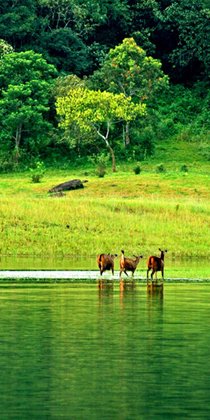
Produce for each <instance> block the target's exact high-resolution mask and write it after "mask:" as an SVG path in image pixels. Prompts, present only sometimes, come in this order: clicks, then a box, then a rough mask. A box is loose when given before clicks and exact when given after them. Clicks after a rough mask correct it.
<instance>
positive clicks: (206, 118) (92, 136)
mask: <svg viewBox="0 0 210 420" xmlns="http://www.w3.org/2000/svg"><path fill="white" fill-rule="evenodd" d="M209 76H210V0H141V1H139V0H132V1H131V0H86V1H84V0H18V1H17V0H5V1H4V2H1V4H0V128H1V130H0V144H1V146H0V171H11V170H17V169H18V170H19V169H27V168H29V167H31V166H32V165H33V164H36V163H37V162H44V164H45V165H49V166H56V165H60V166H62V165H66V164H75V163H76V164H82V163H84V162H86V161H87V158H90V159H96V160H97V159H98V160H100V159H101V160H103V159H104V160H105V159H106V158H107V156H108V157H110V159H111V162H112V168H113V171H115V170H116V159H117V158H118V156H120V157H121V159H122V157H123V159H124V160H125V161H126V160H127V159H131V158H132V159H133V160H134V161H140V160H142V159H145V158H146V157H147V156H149V155H152V154H154V153H155V145H156V143H157V142H161V141H162V140H163V139H167V138H168V139H170V141H178V140H179V139H185V140H186V141H189V144H190V142H192V141H193V142H197V143H198V150H199V152H200V153H202V154H203V156H204V158H205V159H208V160H210V146H209V132H210V130H209V128H210V107H209V105H210V90H209V86H210V78H209Z"/></svg>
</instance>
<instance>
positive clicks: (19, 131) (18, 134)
mask: <svg viewBox="0 0 210 420" xmlns="http://www.w3.org/2000/svg"><path fill="white" fill-rule="evenodd" d="M21 134H22V123H20V124H19V125H18V126H17V128H16V133H15V153H14V158H15V161H16V162H18V160H19V156H20V140H21Z"/></svg>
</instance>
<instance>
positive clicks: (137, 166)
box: [133, 165, 141, 175]
mask: <svg viewBox="0 0 210 420" xmlns="http://www.w3.org/2000/svg"><path fill="white" fill-rule="evenodd" d="M133 171H134V173H135V174H136V175H139V174H140V172H141V168H140V166H139V165H136V166H135V168H133Z"/></svg>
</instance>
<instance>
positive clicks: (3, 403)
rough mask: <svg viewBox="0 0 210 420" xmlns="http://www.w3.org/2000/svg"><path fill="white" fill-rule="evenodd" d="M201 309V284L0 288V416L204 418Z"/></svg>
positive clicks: (204, 316) (206, 363) (208, 365)
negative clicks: (153, 286)
mask: <svg viewBox="0 0 210 420" xmlns="http://www.w3.org/2000/svg"><path fill="white" fill-rule="evenodd" d="M209 311H210V285H209V284H201V285H200V284H191V285H189V284H187V285H186V284H165V285H164V290H163V288H162V290H161V288H154V289H153V290H147V286H146V284H139V283H135V281H129V280H127V281H124V280H119V281H118V282H113V281H112V282H111V281H103V282H102V280H101V279H99V280H98V281H96V282H95V283H91V284H88V283H78V282H77V283H71V284H40V285H36V284H31V285H23V284H22V285H21V284H18V285H15V284H10V285H9V284H7V285H6V284H5V285H3V284H2V285H1V287H0V319H1V330H0V342H1V346H0V371H1V381H0V407H1V418H3V419H4V418H5V419H7V418H11V419H17V418H18V419H28V418H34V419H51V418H52V419H57V418H65V419H69V418H72V419H100V418H102V419H153V418H159V419H163V418H178V419H186V418H194V417H195V418H198V419H203V418H210V407H209V387H210V376H209V371H210V360H209V347H210V332H209Z"/></svg>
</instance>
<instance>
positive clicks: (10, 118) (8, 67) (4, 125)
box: [0, 51, 56, 162]
mask: <svg viewBox="0 0 210 420" xmlns="http://www.w3.org/2000/svg"><path fill="white" fill-rule="evenodd" d="M55 76H56V70H55V68H54V66H52V65H49V64H48V63H47V62H46V61H45V60H44V59H43V57H42V56H41V55H40V54H36V53H34V52H33V51H26V52H20V53H14V52H13V53H10V54H5V55H3V57H2V58H1V59H0V89H1V94H0V121H1V123H0V127H1V130H0V142H1V144H2V145H4V148H6V149H7V150H8V152H10V153H11V154H12V156H14V159H15V161H16V162H18V161H19V158H20V155H21V152H23V151H24V150H25V151H30V152H31V154H32V155H33V154H38V153H39V151H40V149H42V148H44V146H45V145H46V143H47V142H48V141H49V140H48V133H49V131H50V130H52V124H51V123H50V122H49V120H48V113H49V101H50V95H51V86H52V82H53V78H54V77H55Z"/></svg>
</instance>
